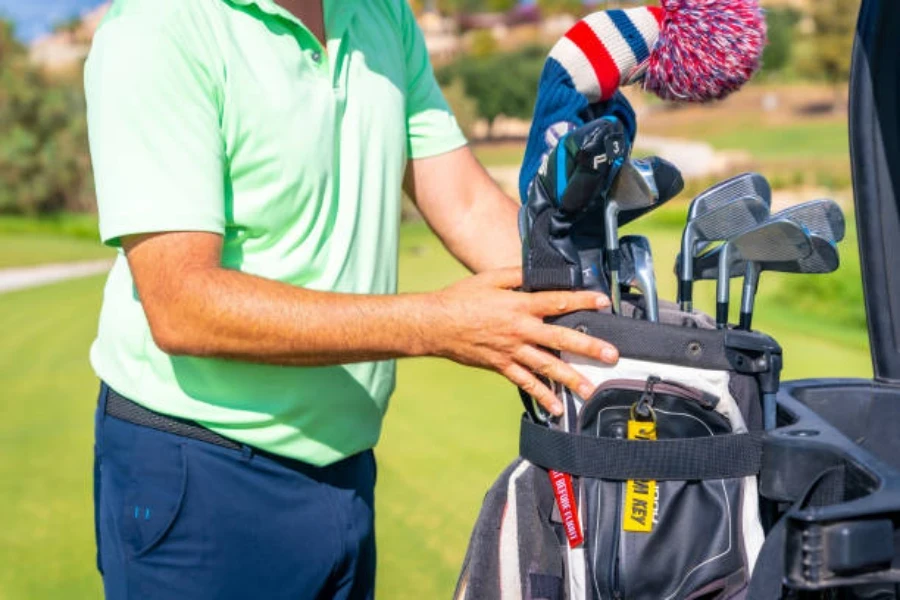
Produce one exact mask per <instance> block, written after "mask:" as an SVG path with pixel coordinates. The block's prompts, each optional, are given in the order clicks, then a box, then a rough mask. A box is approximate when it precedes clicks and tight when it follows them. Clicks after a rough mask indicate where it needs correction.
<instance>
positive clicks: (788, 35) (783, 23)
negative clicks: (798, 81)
mask: <svg viewBox="0 0 900 600" xmlns="http://www.w3.org/2000/svg"><path fill="white" fill-rule="evenodd" d="M799 20H800V14H799V13H798V12H797V11H796V10H794V9H793V8H789V7H772V8H770V9H767V10H766V25H767V28H768V38H769V42H768V44H766V47H765V49H764V50H763V58H762V68H763V72H765V73H769V74H771V73H777V72H778V71H781V70H783V69H784V68H785V67H786V66H787V65H788V63H789V62H790V60H791V55H792V51H793V42H794V28H795V26H796V25H797V22H798V21H799Z"/></svg>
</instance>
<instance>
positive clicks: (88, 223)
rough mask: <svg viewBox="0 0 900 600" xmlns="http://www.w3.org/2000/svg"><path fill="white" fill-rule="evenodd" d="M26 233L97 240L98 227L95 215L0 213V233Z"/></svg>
mask: <svg viewBox="0 0 900 600" xmlns="http://www.w3.org/2000/svg"><path fill="white" fill-rule="evenodd" d="M8 233H28V234H43V235H57V236H62V237H74V238H81V239H85V240H92V241H95V242H96V241H97V240H99V239H100V228H99V224H98V222H97V215H93V214H86V213H60V214H56V215H49V216H44V217H22V216H15V215H0V234H8Z"/></svg>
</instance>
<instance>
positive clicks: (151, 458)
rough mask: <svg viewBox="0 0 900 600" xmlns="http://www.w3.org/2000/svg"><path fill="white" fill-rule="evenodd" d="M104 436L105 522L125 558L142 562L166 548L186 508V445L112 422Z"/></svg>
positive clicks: (102, 517)
mask: <svg viewBox="0 0 900 600" xmlns="http://www.w3.org/2000/svg"><path fill="white" fill-rule="evenodd" d="M102 434H103V437H102V445H103V455H102V468H101V473H100V487H101V489H102V494H101V497H102V506H101V507H100V511H101V514H100V520H101V522H102V521H104V520H105V521H106V523H105V527H104V532H105V533H108V534H111V535H112V537H113V538H114V540H115V542H116V545H118V546H120V550H121V552H122V554H123V555H124V556H125V557H128V558H140V557H142V556H145V555H147V554H148V553H150V552H152V551H153V550H154V549H155V548H157V547H158V546H160V545H161V544H162V543H163V542H164V540H165V537H166V535H167V534H168V532H169V531H170V530H171V529H172V527H173V525H174V523H175V521H176V519H177V517H178V513H179V511H180V509H181V506H182V503H183V502H184V496H185V492H186V489H187V476H188V467H187V461H186V454H185V450H184V443H183V442H181V441H179V440H178V439H177V438H175V437H174V436H170V435H167V434H161V433H158V432H155V431H151V430H143V429H140V428H137V427H135V426H132V425H130V424H128V423H124V422H122V421H118V420H116V419H109V418H107V419H105V420H104V422H103V425H102ZM102 533H103V532H101V537H103V536H102ZM107 541H109V540H107Z"/></svg>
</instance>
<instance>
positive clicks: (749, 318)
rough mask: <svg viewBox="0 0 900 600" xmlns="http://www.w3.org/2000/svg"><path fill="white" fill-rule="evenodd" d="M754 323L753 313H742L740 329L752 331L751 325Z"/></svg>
mask: <svg viewBox="0 0 900 600" xmlns="http://www.w3.org/2000/svg"><path fill="white" fill-rule="evenodd" d="M752 322H753V313H752V312H744V311H741V319H740V322H739V323H738V329H742V330H744V331H750V324H751V323H752Z"/></svg>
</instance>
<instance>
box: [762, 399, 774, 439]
mask: <svg viewBox="0 0 900 600" xmlns="http://www.w3.org/2000/svg"><path fill="white" fill-rule="evenodd" d="M777 425H778V403H777V402H776V400H775V394H763V427H765V429H766V431H772V430H773V429H775V427H777Z"/></svg>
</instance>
